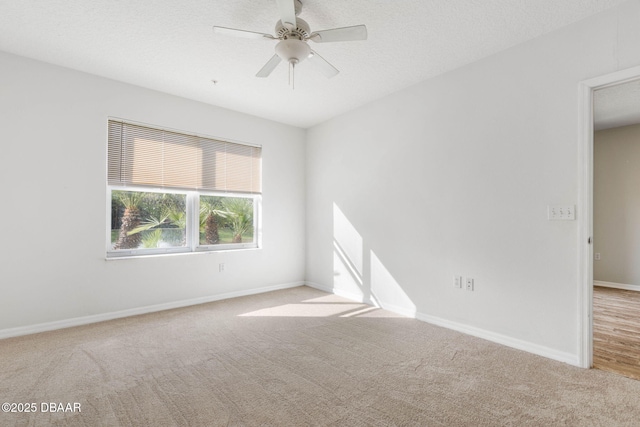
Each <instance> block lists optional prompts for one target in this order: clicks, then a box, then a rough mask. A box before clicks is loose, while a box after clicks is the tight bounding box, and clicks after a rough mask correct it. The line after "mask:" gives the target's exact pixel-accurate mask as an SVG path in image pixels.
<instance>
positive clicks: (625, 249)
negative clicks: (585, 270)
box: [593, 125, 640, 286]
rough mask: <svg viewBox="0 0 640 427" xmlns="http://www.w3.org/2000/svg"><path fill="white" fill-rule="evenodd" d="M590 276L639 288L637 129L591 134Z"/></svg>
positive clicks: (639, 130)
mask: <svg viewBox="0 0 640 427" xmlns="http://www.w3.org/2000/svg"><path fill="white" fill-rule="evenodd" d="M593 145H594V155H593V157H594V162H593V169H594V171H593V172H594V173H593V175H594V176H593V237H594V241H593V252H594V253H595V252H597V253H600V260H595V261H594V262H593V278H594V280H597V281H603V282H612V283H618V284H623V285H635V286H638V285H640V263H639V262H638V260H639V259H640V187H639V184H640V125H633V126H624V127H619V128H614V129H607V130H601V131H599V132H596V133H595V134H594V141H593Z"/></svg>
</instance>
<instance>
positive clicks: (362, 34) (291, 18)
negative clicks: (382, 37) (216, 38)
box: [213, 0, 367, 87]
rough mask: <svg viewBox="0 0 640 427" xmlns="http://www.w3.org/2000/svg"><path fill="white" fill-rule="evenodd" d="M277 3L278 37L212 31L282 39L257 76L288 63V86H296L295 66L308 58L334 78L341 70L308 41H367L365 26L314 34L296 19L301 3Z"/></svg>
mask: <svg viewBox="0 0 640 427" xmlns="http://www.w3.org/2000/svg"><path fill="white" fill-rule="evenodd" d="M277 2H278V8H279V10H280V20H279V21H278V22H277V23H276V28H275V36H272V35H271V34H264V33H256V32H253V31H246V30H237V29H234V28H226V27H219V26H214V27H213V31H214V32H216V33H218V34H227V35H230V36H237V37H245V38H251V39H266V40H279V42H278V44H277V45H276V49H275V50H276V53H275V55H273V56H272V57H271V59H270V60H269V61H267V63H266V64H265V65H264V67H262V69H261V70H260V71H258V74H256V77H268V76H269V75H270V74H271V72H272V71H273V70H274V69H275V68H276V67H277V66H278V64H280V62H281V61H282V60H285V61H287V62H288V63H289V84H291V86H292V87H294V71H295V66H296V64H298V63H300V62H302V61H304V60H305V59H308V60H309V62H310V63H312V64H313V65H314V66H315V67H316V68H317V69H318V70H319V71H320V72H321V73H322V74H324V75H325V76H326V77H327V78H331V77H333V76H335V75H336V74H338V73H339V71H338V69H337V68H336V67H334V66H333V65H331V64H330V63H329V62H328V61H327V60H325V59H324V58H323V57H321V56H320V55H318V54H317V53H316V52H315V51H314V50H313V49H311V47H309V44H308V43H307V42H308V41H309V40H311V41H313V42H316V43H329V42H342V41H354V40H366V39H367V27H366V26H364V25H355V26H353V27H342V28H333V29H330V30H322V31H314V32H311V28H310V27H309V24H307V22H306V21H304V20H303V19H301V18H297V15H299V14H300V12H301V11H302V3H301V2H300V0H277Z"/></svg>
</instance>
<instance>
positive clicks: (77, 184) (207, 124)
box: [0, 53, 305, 335]
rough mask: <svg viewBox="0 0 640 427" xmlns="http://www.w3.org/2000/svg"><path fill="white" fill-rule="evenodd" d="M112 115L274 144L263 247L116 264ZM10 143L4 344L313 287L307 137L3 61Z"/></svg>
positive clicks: (2, 107) (2, 106)
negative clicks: (140, 313) (145, 311)
mask: <svg viewBox="0 0 640 427" xmlns="http://www.w3.org/2000/svg"><path fill="white" fill-rule="evenodd" d="M212 90H213V89H212ZM109 116H113V117H121V118H125V119H129V120H134V121H139V122H144V123H150V124H155V125H161V126H166V127H169V128H174V129H179V130H186V131H191V132H195V133H200V134H205V135H211V136H215V137H220V138H224V139H230V140H235V141H244V142H248V143H253V144H262V145H263V219H262V223H263V248H262V249H259V250H243V251H229V252H220V253H210V254H189V255H174V256H161V257H153V258H145V259H128V260H111V261H106V260H105V248H106V243H105V239H106V232H105V227H106V224H107V222H106V221H107V218H106V216H107V206H106V205H107V200H106V138H107V117H109ZM0 135H2V139H1V142H0V144H1V145H0V147H1V153H2V154H1V155H0V158H1V159H2V167H1V168H0V179H1V180H2V181H3V182H5V183H7V182H8V183H11V184H9V185H5V187H4V189H3V195H2V208H1V209H0V224H1V227H2V228H1V230H0V236H1V239H2V243H1V244H0V267H1V273H0V292H1V294H0V335H1V333H2V330H5V331H6V330H8V329H11V328H24V327H29V326H30V325H35V324H40V323H45V322H55V321H61V320H64V319H70V318H75V317H82V316H91V315H99V314H104V313H111V312H115V311H120V310H127V309H134V308H139V307H144V306H150V305H156V304H165V303H172V302H176V301H181V300H189V299H194V298H207V297H211V296H215V295H223V294H228V293H237V292H240V293H241V292H245V291H250V290H255V289H257V288H261V287H267V286H276V285H283V284H293V283H300V282H301V281H303V280H304V221H305V219H304V215H305V213H304V203H305V201H304V170H303V169H304V152H305V147H304V138H305V132H304V130H302V129H298V128H293V127H290V126H285V125H281V124H277V123H274V122H270V121H267V120H263V119H259V118H256V117H252V116H247V115H243V114H239V113H235V112H231V111H229V110H225V109H221V108H215V107H212V106H209V105H205V104H201V103H198V102H194V101H189V100H186V99H182V98H178V97H175V96H170V95H166V94H162V93H159V92H154V91H151V90H147V89H143V88H140V87H135V86H131V85H127V84H123V83H118V82H115V81H111V80H107V79H103V78H100V77H96V76H92V75H88V74H84V73H80V72H76V71H72V70H69V69H65V68H60V67H56V66H52V65H47V64H44V63H41V62H36V61H32V60H29V59H26V58H21V57H17V56H13V55H9V54H4V53H0ZM219 262H225V264H226V269H225V271H224V272H223V273H219V272H218V263H219Z"/></svg>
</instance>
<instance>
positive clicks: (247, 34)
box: [213, 26, 275, 40]
mask: <svg viewBox="0 0 640 427" xmlns="http://www.w3.org/2000/svg"><path fill="white" fill-rule="evenodd" d="M213 32H214V33H217V34H224V35H227V36H236V37H244V38H247V39H271V40H273V39H275V37H273V36H272V35H271V34H263V33H256V32H253V31H246V30H237V29H235V28H226V27H218V26H214V27H213Z"/></svg>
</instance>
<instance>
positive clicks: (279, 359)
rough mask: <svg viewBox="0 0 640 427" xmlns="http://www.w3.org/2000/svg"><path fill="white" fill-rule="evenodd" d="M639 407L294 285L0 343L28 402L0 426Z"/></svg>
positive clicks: (537, 365) (541, 420) (633, 412)
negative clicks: (69, 408)
mask: <svg viewBox="0 0 640 427" xmlns="http://www.w3.org/2000/svg"><path fill="white" fill-rule="evenodd" d="M639 398H640V381H634V380H631V379H628V378H624V377H621V376H617V375H615V374H611V373H607V372H603V371H598V370H584V369H579V368H574V367H571V366H569V365H566V364H563V363H559V362H554V361H552V360H548V359H545V358H542V357H538V356H534V355H531V354H528V353H525V352H521V351H518V350H513V349H510V348H507V347H503V346H500V345H497V344H494V343H491V342H488V341H484V340H481V339H477V338H474V337H470V336H466V335H464V334H460V333H457V332H454V331H450V330H447V329H443V328H439V327H437V326H433V325H429V324H427V323H423V322H420V321H417V320H413V319H407V318H403V317H399V316H396V315H393V314H391V313H389V312H386V311H384V310H379V309H373V308H370V307H367V306H365V305H363V304H357V303H354V302H351V301H348V300H346V299H343V298H339V297H336V296H333V295H328V294H326V293H323V292H320V291H317V290H314V289H311V288H308V287H299V288H294V289H289V290H284V291H277V292H271V293H267V294H261V295H255V296H249V297H243V298H236V299H231V300H226V301H220V302H215V303H210V304H204V305H200V306H195V307H189V308H184V309H177V310H171V311H165V312H161V313H154V314H149V315H143V316H137V317H131V318H127V319H119V320H114V321H109V322H104V323H99V324H94V325H88V326H83V327H78V328H72V329H65V330H60V331H54V332H48V333H43V334H37V335H31V336H26V337H19V338H11V339H7V340H3V341H0V401H1V402H9V403H11V402H16V403H18V402H22V403H30V402H33V403H36V404H37V405H38V411H37V412H36V413H0V425H2V426H12V425H16V426H44V425H56V426H58V425H59V426H112V425H113V426H116V425H132V426H174V425H175V426H394V425H398V426H500V425H509V426H557V425H562V426H607V427H611V426H638V425H640V403H639V402H640V401H639ZM42 402H57V403H64V404H66V403H67V402H69V403H73V402H78V403H80V404H81V411H82V412H80V413H77V412H76V413H60V412H57V413H51V412H46V413H42V412H41V411H40V409H41V408H40V405H41V403H42Z"/></svg>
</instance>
